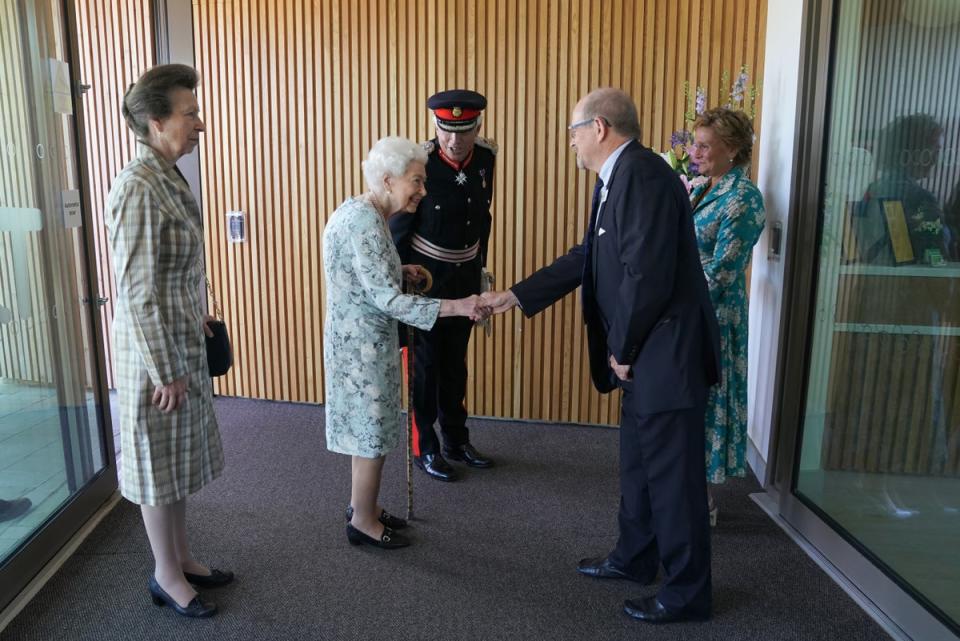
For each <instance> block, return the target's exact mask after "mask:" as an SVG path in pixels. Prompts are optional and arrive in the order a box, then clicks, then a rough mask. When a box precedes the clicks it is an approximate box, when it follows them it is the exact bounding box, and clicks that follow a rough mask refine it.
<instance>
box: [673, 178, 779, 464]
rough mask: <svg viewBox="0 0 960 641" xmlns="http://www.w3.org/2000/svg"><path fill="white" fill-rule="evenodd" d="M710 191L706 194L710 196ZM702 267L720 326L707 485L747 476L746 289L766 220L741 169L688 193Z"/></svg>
mask: <svg viewBox="0 0 960 641" xmlns="http://www.w3.org/2000/svg"><path fill="white" fill-rule="evenodd" d="M708 190H709V191H708ZM690 199H691V201H692V202H693V203H694V210H693V221H694V224H695V225H696V231H697V244H698V245H699V246H700V262H701V263H702V265H703V271H704V274H705V275H706V277H707V285H708V287H709V289H710V301H711V302H712V303H713V308H714V310H716V313H717V320H718V321H719V324H720V358H721V370H722V371H721V373H720V383H719V384H718V385H715V386H714V387H713V388H712V389H711V390H710V398H709V399H708V401H707V416H706V462H707V480H708V481H709V482H710V483H723V481H724V480H725V479H726V477H727V476H746V474H747V465H746V450H747V325H748V319H747V314H748V307H747V284H746V270H747V265H749V264H750V256H751V254H752V253H753V246H754V244H756V242H757V240H758V239H759V238H760V232H761V231H763V225H764V222H765V220H766V215H765V213H764V209H763V196H762V195H761V194H760V190H758V189H757V188H756V186H755V185H754V184H753V183H752V182H750V180H749V179H748V178H747V176H746V174H745V170H744V168H743V167H735V168H733V169H731V170H730V171H728V172H727V173H726V174H724V175H723V176H722V177H721V178H720V180H719V181H718V182H717V184H716V186H715V187H714V188H713V189H710V185H709V183H707V184H706V185H703V186H700V187H697V188H696V189H694V190H693V192H692V193H691V194H690Z"/></svg>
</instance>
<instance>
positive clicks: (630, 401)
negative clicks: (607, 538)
mask: <svg viewBox="0 0 960 641" xmlns="http://www.w3.org/2000/svg"><path fill="white" fill-rule="evenodd" d="M629 387H630V383H627V384H626V385H624V390H623V391H624V393H623V406H622V418H621V422H620V512H619V516H618V520H619V526H620V537H619V540H618V541H617V546H616V548H615V549H614V551H613V553H612V554H611V556H610V558H611V561H613V562H614V563H615V564H616V565H617V566H619V567H621V568H624V569H626V570H627V571H628V572H630V573H631V574H634V575H636V576H640V577H649V578H651V579H652V578H653V577H655V576H656V574H657V570H658V568H659V566H660V564H662V565H663V568H664V581H663V584H662V585H661V588H660V591H659V592H658V594H657V598H658V599H659V600H660V602H661V603H662V604H663V605H664V607H666V608H667V609H668V610H670V611H672V612H679V611H681V610H683V611H687V612H690V613H694V614H702V615H709V613H710V608H711V573H710V518H709V512H708V509H707V485H706V463H705V461H704V456H703V439H704V414H705V411H706V405H705V404H703V403H701V404H699V405H697V406H696V407H694V408H691V409H681V410H673V411H667V412H660V413H656V414H642V413H640V412H638V411H637V409H636V403H637V397H636V394H635V393H633V392H632V391H631V390H630V389H629Z"/></svg>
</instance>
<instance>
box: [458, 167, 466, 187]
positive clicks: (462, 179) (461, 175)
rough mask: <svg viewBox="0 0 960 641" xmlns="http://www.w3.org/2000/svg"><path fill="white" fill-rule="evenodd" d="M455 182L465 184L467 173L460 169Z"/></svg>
mask: <svg viewBox="0 0 960 641" xmlns="http://www.w3.org/2000/svg"><path fill="white" fill-rule="evenodd" d="M457 184H458V185H466V184H467V175H466V174H465V173H463V170H462V169H461V170H460V173H459V174H457Z"/></svg>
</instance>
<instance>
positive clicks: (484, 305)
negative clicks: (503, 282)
mask: <svg viewBox="0 0 960 641" xmlns="http://www.w3.org/2000/svg"><path fill="white" fill-rule="evenodd" d="M444 302H445V303H450V307H451V309H450V310H449V311H450V314H449V315H450V316H466V317H468V318H469V319H470V320H472V321H473V322H475V323H479V322H480V321H483V320H486V319H487V318H489V317H490V316H491V315H493V314H500V313H502V312H505V311H507V310H508V309H511V308H513V307H515V306H516V305H517V297H516V296H514V295H513V292H511V291H510V290H509V289H507V290H504V291H502V292H484V293H482V294H480V295H479V296H477V295H473V296H467V297H466V298H459V299H457V300H450V301H444ZM440 312H441V315H444V316H445V315H446V314H444V313H443V312H444V309H443V305H441V307H440Z"/></svg>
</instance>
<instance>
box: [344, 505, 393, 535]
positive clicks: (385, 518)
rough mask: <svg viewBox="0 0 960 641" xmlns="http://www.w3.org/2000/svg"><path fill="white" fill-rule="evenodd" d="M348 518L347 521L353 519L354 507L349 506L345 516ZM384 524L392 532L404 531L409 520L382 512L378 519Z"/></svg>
mask: <svg viewBox="0 0 960 641" xmlns="http://www.w3.org/2000/svg"><path fill="white" fill-rule="evenodd" d="M344 516H346V517H347V521H349V520H350V519H352V518H353V506H352V505H348V506H347V512H346V514H344ZM377 520H378V521H380V522H381V523H382V524H384V525H386V526H387V527H388V528H390V529H391V530H402V529H403V528H405V527H407V520H406V519H401V518H400V517H399V516H394V515H392V514H390V513H389V512H387V511H386V510H381V511H380V516H379V517H378V518H377Z"/></svg>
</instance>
